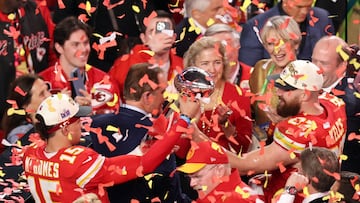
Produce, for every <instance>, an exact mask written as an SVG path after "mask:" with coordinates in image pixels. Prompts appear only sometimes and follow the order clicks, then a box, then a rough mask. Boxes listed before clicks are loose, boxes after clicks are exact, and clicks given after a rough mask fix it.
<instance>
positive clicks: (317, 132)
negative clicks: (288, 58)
mask: <svg viewBox="0 0 360 203" xmlns="http://www.w3.org/2000/svg"><path fill="white" fill-rule="evenodd" d="M268 79H269V80H270V83H271V84H274V85H275V87H276V88H277V95H278V96H279V104H278V106H277V109H276V111H277V117H282V119H278V120H279V121H278V122H277V124H276V126H275V131H274V135H273V136H274V141H273V142H272V143H271V144H270V145H268V146H266V147H264V148H261V149H258V150H255V151H252V152H250V153H247V154H243V156H241V157H238V156H234V155H233V154H230V153H229V154H228V155H229V158H230V163H231V164H232V167H234V168H237V169H238V170H239V172H240V174H241V175H245V174H249V173H250V172H251V174H254V173H256V174H259V173H265V175H263V176H262V177H265V178H266V179H265V183H266V184H264V190H263V192H264V196H265V198H266V199H267V202H271V199H272V198H273V195H274V194H275V193H276V192H277V191H279V189H282V188H284V186H285V182H286V179H287V177H288V176H289V175H290V174H291V172H292V171H294V167H293V165H294V164H296V163H297V162H298V161H299V159H298V157H299V155H300V153H301V152H302V151H303V150H304V149H305V148H307V147H311V146H318V147H324V148H327V149H330V150H331V151H334V152H335V153H336V155H337V156H339V155H340V154H341V153H342V146H343V142H344V138H345V132H346V129H347V126H346V114H345V104H344V102H343V101H342V100H340V99H339V98H337V97H335V96H333V95H330V94H323V95H321V96H319V95H320V92H321V89H322V85H323V76H322V70H321V69H320V68H319V67H317V66H316V65H314V64H313V63H311V62H309V61H305V60H296V61H293V62H291V63H289V64H288V65H287V66H286V67H285V68H284V70H283V71H282V72H281V73H280V74H277V75H271V76H269V77H268ZM270 174H271V175H270ZM270 177H271V178H270ZM266 186H267V187H266ZM298 197H300V196H296V200H295V202H299V200H301V199H300V198H298Z"/></svg>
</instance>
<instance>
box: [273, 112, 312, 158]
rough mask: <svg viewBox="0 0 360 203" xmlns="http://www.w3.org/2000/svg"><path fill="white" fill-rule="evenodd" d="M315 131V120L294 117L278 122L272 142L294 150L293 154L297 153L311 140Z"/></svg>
mask: <svg viewBox="0 0 360 203" xmlns="http://www.w3.org/2000/svg"><path fill="white" fill-rule="evenodd" d="M316 132H317V124H316V122H315V121H313V120H310V119H307V118H305V117H294V118H290V119H286V120H284V121H282V122H280V123H278V125H277V126H276V128H275V131H274V142H275V143H276V144H278V145H280V146H281V147H283V148H284V149H286V150H289V151H290V150H294V152H295V154H296V155H299V154H300V153H301V152H302V151H303V150H304V149H305V148H306V147H308V145H309V143H311V142H312V137H313V135H314V133H316Z"/></svg>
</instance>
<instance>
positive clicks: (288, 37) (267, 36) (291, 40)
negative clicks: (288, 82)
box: [249, 16, 301, 139]
mask: <svg viewBox="0 0 360 203" xmlns="http://www.w3.org/2000/svg"><path fill="white" fill-rule="evenodd" d="M260 38H261V41H262V43H263V45H264V47H265V49H266V51H267V52H269V54H270V59H263V60H260V61H258V62H257V63H256V64H255V66H254V70H253V72H252V73H251V76H250V80H249V85H250V91H251V92H252V93H254V94H255V95H256V96H255V100H256V102H254V103H253V106H252V107H253V113H254V114H253V115H254V116H255V118H254V119H255V123H256V126H257V127H260V129H264V130H267V128H268V126H269V124H270V118H269V117H272V120H273V121H274V120H277V116H276V114H275V113H274V114H273V113H272V109H273V108H272V107H275V106H276V104H277V96H276V94H275V92H274V88H272V85H269V82H268V80H267V79H266V77H267V76H268V75H272V74H278V73H280V72H281V71H282V70H283V68H284V67H285V66H286V65H287V64H288V63H290V62H291V61H294V60H296V54H297V50H298V49H299V46H300V42H301V31H300V28H299V25H298V24H297V23H296V21H295V20H294V19H293V18H291V17H289V16H274V17H271V18H269V20H268V21H267V23H266V24H265V26H264V27H263V29H262V30H261V32H260ZM257 127H255V129H259V128H257ZM262 136H266V135H262ZM262 136H261V135H260V139H262V138H263V137H262Z"/></svg>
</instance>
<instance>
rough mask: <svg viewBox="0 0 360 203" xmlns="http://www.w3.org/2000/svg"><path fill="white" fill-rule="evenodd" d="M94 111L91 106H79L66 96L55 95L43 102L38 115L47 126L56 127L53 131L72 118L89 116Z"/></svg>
mask: <svg viewBox="0 0 360 203" xmlns="http://www.w3.org/2000/svg"><path fill="white" fill-rule="evenodd" d="M91 111H92V108H91V107H90V106H79V104H77V103H76V102H75V101H74V100H73V99H72V98H71V97H69V96H68V95H66V94H61V93H59V94H54V95H51V96H49V97H48V98H46V99H45V100H44V101H42V102H41V104H40V106H39V108H38V109H37V111H36V114H39V115H40V116H41V117H42V118H43V121H44V124H45V125H46V126H54V127H53V128H52V130H51V131H55V130H56V129H54V128H56V127H57V129H59V126H60V125H62V124H63V123H65V122H68V121H69V120H70V119H71V118H73V117H75V118H78V117H84V116H88V115H89V114H90V113H91Z"/></svg>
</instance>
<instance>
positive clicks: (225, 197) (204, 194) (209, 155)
mask: <svg viewBox="0 0 360 203" xmlns="http://www.w3.org/2000/svg"><path fill="white" fill-rule="evenodd" d="M178 170H179V171H182V172H184V173H188V174H189V176H190V179H191V181H190V186H191V187H193V188H194V189H195V190H196V191H197V192H198V194H199V198H198V199H197V200H196V202H197V203H210V202H223V203H224V202H225V203H226V202H227V203H234V202H238V203H248V202H249V203H250V202H258V203H260V202H262V200H260V199H259V198H258V196H257V195H254V191H253V190H252V189H251V188H250V187H249V186H248V185H246V184H245V183H244V182H242V181H241V179H240V175H239V172H238V171H237V170H233V171H232V170H231V167H230V164H229V160H228V157H227V155H226V152H225V151H224V149H223V148H222V147H221V146H220V145H218V144H216V143H215V142H211V141H203V142H199V143H197V144H193V145H192V147H191V149H190V150H189V152H188V154H187V157H186V163H185V164H184V165H182V166H180V167H178Z"/></svg>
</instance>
